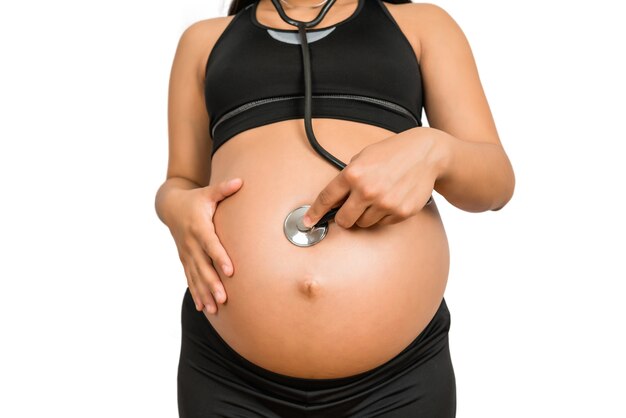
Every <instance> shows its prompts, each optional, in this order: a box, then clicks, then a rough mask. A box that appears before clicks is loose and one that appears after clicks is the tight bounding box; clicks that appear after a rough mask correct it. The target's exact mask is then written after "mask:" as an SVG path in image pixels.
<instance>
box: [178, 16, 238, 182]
mask: <svg viewBox="0 0 626 418" xmlns="http://www.w3.org/2000/svg"><path fill="white" fill-rule="evenodd" d="M231 18H232V16H229V17H219V18H211V19H206V20H202V21H198V22H195V23H193V24H192V25H190V26H189V27H188V28H186V29H185V31H184V32H183V34H182V35H181V37H180V39H179V41H178V46H177V48H176V53H175V55H174V60H173V63H172V68H171V72H170V79H169V89H168V138H169V140H168V144H169V158H168V167H167V178H170V177H183V178H186V179H189V180H191V181H193V182H195V183H197V184H199V185H200V186H206V185H208V184H209V180H210V174H211V173H210V171H211V146H212V143H211V138H210V134H209V115H208V112H207V110H206V105H205V102H204V66H205V64H206V61H207V58H208V55H209V54H210V50H211V49H212V47H213V45H214V44H215V41H216V40H217V38H218V37H219V35H220V33H221V30H223V28H224V26H225V24H226V23H227V22H228V21H229V20H230V19H231Z"/></svg>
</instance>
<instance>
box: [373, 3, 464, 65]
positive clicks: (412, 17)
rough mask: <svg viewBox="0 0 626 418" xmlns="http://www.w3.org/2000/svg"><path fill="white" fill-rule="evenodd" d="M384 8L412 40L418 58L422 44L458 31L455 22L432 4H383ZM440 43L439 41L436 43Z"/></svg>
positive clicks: (443, 10)
mask: <svg viewBox="0 0 626 418" xmlns="http://www.w3.org/2000/svg"><path fill="white" fill-rule="evenodd" d="M383 1H384V0H383ZM385 6H386V7H387V9H388V10H389V12H390V13H391V15H392V16H393V18H394V19H395V20H396V21H397V22H398V24H399V25H400V27H401V28H402V31H403V32H404V33H405V35H406V36H407V38H409V39H410V40H414V42H415V44H416V48H415V49H416V52H417V53H418V56H419V55H421V50H422V47H421V46H422V44H424V43H428V42H429V41H433V40H435V41H437V39H438V38H440V37H441V36H442V34H445V33H454V32H457V31H458V30H459V29H460V28H459V27H458V25H457V23H456V21H455V20H454V19H453V18H452V16H451V15H450V14H449V13H448V12H447V11H446V10H445V9H444V8H443V7H441V6H439V5H436V4H433V3H400V4H394V3H387V2H385ZM443 36H445V35H443ZM440 41H441V39H439V40H438V41H437V42H440Z"/></svg>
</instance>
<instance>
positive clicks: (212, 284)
mask: <svg viewBox="0 0 626 418" xmlns="http://www.w3.org/2000/svg"><path fill="white" fill-rule="evenodd" d="M385 6H387V8H388V10H389V11H390V13H391V14H392V16H393V17H394V18H395V19H396V21H397V22H398V24H399V26H400V28H401V30H402V32H403V33H404V34H405V36H406V37H407V39H408V40H409V42H410V44H411V46H412V47H413V50H414V52H415V54H416V57H417V58H418V60H419V62H420V65H421V69H422V76H423V80H424V90H425V104H424V107H425V111H426V114H427V116H428V121H429V124H430V127H420V128H413V129H409V130H407V131H404V132H401V133H399V134H395V133H393V132H391V131H388V130H385V129H382V128H379V127H376V126H373V125H367V124H363V123H358V122H352V121H344V120H337V119H324V118H319V119H314V120H313V127H314V130H315V133H316V138H317V139H318V141H319V142H320V143H321V144H322V146H324V147H325V148H326V149H328V150H329V151H330V152H331V153H332V154H333V155H336V156H337V157H338V158H339V159H341V160H342V161H346V162H347V161H349V163H348V165H347V166H346V168H345V169H344V170H342V171H340V172H338V171H337V169H336V168H334V167H332V166H330V164H328V162H326V161H325V160H323V159H321V157H320V156H319V155H317V154H316V153H315V151H314V150H313V149H312V148H311V147H310V144H309V143H308V140H307V138H306V134H305V132H304V128H303V126H302V119H295V120H287V121H281V122H277V123H273V124H269V125H264V126H260V127H257V128H254V129H250V130H248V131H245V132H242V133H240V134H238V135H236V136H235V137H233V138H231V139H230V140H229V141H228V142H227V143H226V144H224V145H223V146H222V147H221V148H220V149H219V150H218V151H217V152H216V153H215V155H214V156H213V159H212V160H211V158H210V145H211V142H210V137H209V136H208V123H209V121H208V116H207V113H206V110H205V108H204V102H203V94H204V91H203V75H204V74H203V70H204V65H205V64H206V59H207V57H208V55H209V54H210V51H211V48H212V46H213V45H214V43H215V41H216V40H217V38H218V37H219V35H220V34H221V33H222V31H223V30H224V28H225V27H226V25H227V24H228V23H229V21H230V19H232V16H227V17H220V18H213V19H208V20H204V21H200V22H196V23H195V24H193V25H191V26H190V27H189V28H188V29H187V30H186V31H185V32H184V33H183V35H182V37H181V39H180V41H179V45H178V48H177V51H176V55H175V58H174V63H173V65H172V72H171V77H170V91H169V114H168V121H169V161H168V170H167V180H166V181H165V183H164V184H163V185H162V186H161V187H160V188H159V191H158V192H157V196H156V200H155V206H156V209H157V213H158V215H159V217H160V218H161V220H162V221H163V222H164V223H165V224H166V225H167V226H168V227H169V228H170V231H171V232H172V236H173V237H174V240H175V242H176V245H177V249H178V252H179V257H180V259H181V262H182V264H183V267H184V270H185V274H186V277H187V281H188V285H189V288H190V291H191V293H192V296H193V298H194V301H195V303H196V308H197V309H198V310H203V309H204V312H205V315H206V316H207V319H208V320H209V321H210V322H211V324H212V325H213V326H214V327H215V328H216V329H217V331H218V332H219V333H220V335H221V336H222V337H223V338H224V339H225V341H226V342H227V343H229V345H231V346H232V347H233V348H234V349H235V350H236V351H238V352H239V353H240V354H242V355H244V356H245V357H246V358H248V359H249V360H251V361H253V362H255V363H257V364H258V365H261V366H262V367H266V368H268V369H270V370H273V371H275V372H278V373H283V374H287V375H291V376H300V377H308V378H314V377H319V378H321V377H339V376H345V375H349V374H354V373H358V372H360V371H364V370H368V369H370V368H372V367H375V366H376V365H379V364H381V363H382V362H384V361H386V360H388V359H390V358H391V357H392V356H393V355H395V354H396V353H398V352H399V351H401V350H402V349H403V348H404V347H405V346H406V345H407V344H408V343H410V341H412V340H413V339H414V338H415V337H416V336H417V334H418V333H419V332H420V331H421V330H422V329H423V328H424V327H425V326H426V324H427V323H428V321H429V320H430V318H431V317H432V315H433V314H434V312H435V310H436V309H437V307H438V305H439V302H440V301H441V297H442V295H443V292H444V290H445V285H446V281H447V274H448V265H449V264H448V263H449V254H448V247H447V240H446V236H445V231H444V229H443V224H442V223H441V219H440V217H439V213H438V210H437V207H436V204H435V203H433V204H431V205H428V206H426V207H425V206H424V204H425V203H426V201H427V200H428V198H429V196H430V195H431V194H432V191H433V190H436V191H437V192H438V193H439V194H440V195H442V196H443V197H444V198H445V199H446V200H447V201H448V202H450V203H451V204H453V205H454V206H456V207H458V208H460V209H462V210H466V211H471V212H480V211H485V210H498V209H501V208H502V207H503V206H504V205H505V204H506V203H507V202H508V201H509V200H510V199H511V197H512V194H513V190H514V184H515V180H514V174H513V169H512V167H511V164H510V162H509V159H508V157H507V156H506V153H505V152H504V150H503V148H502V144H501V142H500V139H499V136H498V134H497V131H496V128H495V123H494V121H493V118H492V115H491V112H490V109H489V106H488V103H487V100H486V98H485V95H484V92H483V89H482V86H481V83H480V79H479V76H478V71H477V68H476V64H475V62H474V59H473V55H472V53H471V49H470V47H469V44H468V42H467V39H466V38H465V36H464V34H463V32H462V31H461V29H460V28H459V26H458V25H457V24H456V22H455V21H454V20H453V19H452V18H451V17H450V16H449V15H448V14H447V13H446V12H445V11H444V10H443V9H441V8H439V7H438V6H435V5H433V4H428V3H423V4H401V5H393V4H386V3H385ZM355 7H356V3H355V2H353V1H346V2H341V1H339V0H338V1H337V2H336V4H335V5H334V6H333V8H331V10H330V11H329V13H328V15H327V16H326V17H325V19H324V20H323V21H322V22H321V23H320V24H319V25H318V26H317V27H319V28H321V27H325V26H331V25H333V24H334V23H336V22H339V21H342V20H344V19H346V18H347V17H348V16H350V15H351V14H352V13H353V11H354V9H355ZM289 14H290V16H292V17H294V18H296V19H299V20H310V19H312V18H313V17H315V16H316V14H317V11H315V10H314V11H312V13H311V11H306V10H304V11H297V10H296V9H293V10H291V11H290V13H289ZM257 18H258V20H259V21H260V22H261V23H263V24H265V25H267V26H271V27H275V28H284V29H292V27H289V26H288V25H287V24H286V23H285V22H283V21H282V20H281V19H280V17H279V16H278V15H277V13H276V11H275V10H274V9H273V5H271V4H270V3H269V0H268V1H264V0H261V3H260V4H259V6H258V14H257ZM441 45H445V48H444V47H442V46H441ZM339 139H340V140H339ZM291 156H292V157H291ZM290 157H291V158H290ZM229 180H234V182H232V183H230V184H229ZM268 197H269V198H268ZM340 202H343V205H342V208H341V209H340V210H339V211H338V212H337V215H336V217H335V221H334V223H331V224H330V228H329V232H328V234H327V236H326V238H325V239H324V240H323V241H322V243H320V244H317V245H315V246H313V247H308V248H307V249H306V251H301V250H302V249H300V248H296V247H295V246H293V245H291V244H290V243H288V242H287V241H286V239H285V238H284V236H282V221H283V220H284V216H285V215H286V214H287V213H288V212H289V211H290V210H292V209H293V208H295V207H297V206H299V205H301V204H312V207H311V208H310V209H309V210H308V214H309V215H310V217H311V219H310V223H309V225H311V224H313V223H315V222H316V221H317V220H318V219H319V218H320V217H321V216H322V215H323V214H324V213H326V212H327V211H328V210H329V209H330V208H331V207H335V206H337V205H338V204H339V203H340ZM250 231H255V232H254V235H255V240H253V239H252V238H244V237H247V236H249V234H250ZM227 249H228V251H227ZM347 249H348V250H349V252H347V251H346V250H347ZM222 266H224V267H222ZM216 300H217V302H219V314H218V310H217V306H218V304H217V303H216ZM250 318H255V321H250ZM259 324H263V326H262V327H260V326H259ZM294 329H297V330H298V332H296V333H294V331H293V330H294Z"/></svg>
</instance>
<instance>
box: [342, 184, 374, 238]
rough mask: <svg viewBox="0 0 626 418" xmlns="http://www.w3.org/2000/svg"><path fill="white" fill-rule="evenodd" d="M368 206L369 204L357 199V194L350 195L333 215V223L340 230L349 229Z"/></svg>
mask: <svg viewBox="0 0 626 418" xmlns="http://www.w3.org/2000/svg"><path fill="white" fill-rule="evenodd" d="M368 205H369V203H368V202H365V201H363V200H362V199H361V198H359V197H358V194H357V193H354V192H352V193H350V195H349V196H348V199H347V200H346V201H345V202H344V203H343V204H342V205H341V208H340V209H339V210H338V211H337V213H336V214H335V223H336V224H337V225H339V226H340V227H342V228H346V229H347V228H351V227H352V225H354V223H355V222H356V221H357V220H358V219H359V218H360V217H361V215H362V214H363V212H364V211H365V210H366V209H367V207H368Z"/></svg>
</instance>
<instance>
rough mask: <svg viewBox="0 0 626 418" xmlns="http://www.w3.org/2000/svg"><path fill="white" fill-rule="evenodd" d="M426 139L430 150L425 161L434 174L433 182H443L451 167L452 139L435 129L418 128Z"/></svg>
mask: <svg viewBox="0 0 626 418" xmlns="http://www.w3.org/2000/svg"><path fill="white" fill-rule="evenodd" d="M420 129H422V130H424V131H423V132H424V134H425V136H426V137H428V139H429V142H430V148H429V152H428V156H427V160H428V161H429V164H430V166H431V167H433V171H434V172H435V182H437V181H440V180H443V179H445V178H446V176H447V175H448V173H449V170H450V166H451V165H452V156H453V152H452V151H453V146H454V144H453V140H454V137H452V136H451V135H449V134H447V133H446V132H444V131H442V130H440V129H436V128H430V127H426V128H420Z"/></svg>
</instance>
